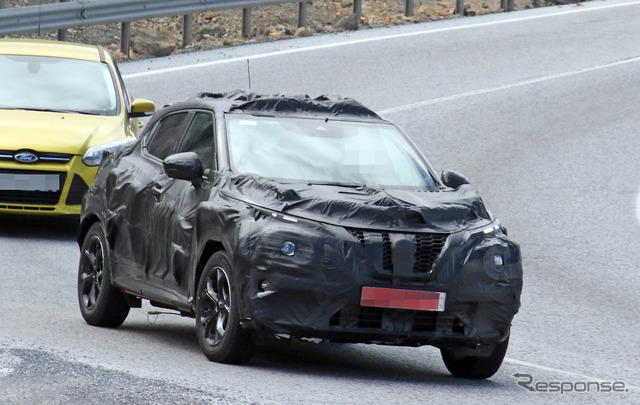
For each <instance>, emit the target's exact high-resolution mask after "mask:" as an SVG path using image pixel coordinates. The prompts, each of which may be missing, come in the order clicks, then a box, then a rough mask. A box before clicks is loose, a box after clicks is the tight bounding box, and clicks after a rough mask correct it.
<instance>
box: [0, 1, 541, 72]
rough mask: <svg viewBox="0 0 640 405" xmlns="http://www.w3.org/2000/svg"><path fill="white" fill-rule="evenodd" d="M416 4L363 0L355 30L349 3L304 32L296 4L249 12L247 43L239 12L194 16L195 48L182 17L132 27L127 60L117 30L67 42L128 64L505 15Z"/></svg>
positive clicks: (320, 7) (332, 6)
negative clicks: (410, 9)
mask: <svg viewBox="0 0 640 405" xmlns="http://www.w3.org/2000/svg"><path fill="white" fill-rule="evenodd" d="M57 2H58V1H57V0H5V1H4V5H5V7H6V8H9V7H24V6H30V5H37V4H46V3H57ZM414 3H415V8H414V15H413V16H412V17H406V16H405V15H404V11H405V0H365V1H364V2H363V7H362V14H363V15H362V19H361V21H360V22H359V24H357V25H356V22H355V19H354V17H353V13H352V11H353V2H352V1H349V0H314V1H313V2H311V3H310V4H309V5H308V16H307V26H306V28H304V29H298V27H297V25H298V4H297V3H293V4H281V5H273V6H265V7H258V8H254V9H253V10H252V31H251V36H250V37H249V38H243V37H242V10H241V9H233V10H223V11H209V12H203V13H196V14H194V15H193V31H192V32H193V42H192V43H191V44H190V45H187V46H183V45H182V17H163V18H154V19H149V20H139V21H133V22H132V23H131V34H132V37H131V42H130V45H131V50H130V52H129V54H128V55H125V54H123V53H122V52H120V34H121V31H120V24H107V25H96V26H87V27H74V28H69V29H67V40H68V41H70V42H80V43H89V44H95V45H103V46H104V47H105V48H107V49H109V51H111V53H112V54H114V55H115V57H116V59H117V60H118V61H126V60H137V59H145V58H150V57H155V56H166V55H171V54H175V53H184V52H191V51H201V50H209V49H216V48H223V47H227V46H236V45H242V44H246V43H261V42H269V41H277V40H280V39H287V38H293V37H301V36H311V35H319V34H323V33H333V32H340V31H348V30H354V29H368V28H380V27H390V26H393V25H403V24H414V23H423V22H428V21H438V20H443V19H448V18H467V17H472V16H475V15H482V14H490V13H499V12H502V11H503V10H502V9H501V8H500V0H467V1H466V2H465V14H466V16H467V17H461V16H458V15H456V14H455V6H456V3H455V0H415V1H414ZM538 3H540V4H542V5H545V4H548V3H546V0H540V1H539V2H538ZM533 4H534V0H515V9H516V10H522V9H525V8H531V7H533ZM5 38H43V39H57V31H43V32H40V33H29V34H21V35H9V36H5Z"/></svg>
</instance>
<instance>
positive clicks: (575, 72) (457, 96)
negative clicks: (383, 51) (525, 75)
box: [378, 56, 640, 114]
mask: <svg viewBox="0 0 640 405" xmlns="http://www.w3.org/2000/svg"><path fill="white" fill-rule="evenodd" d="M636 62H640V56H636V57H634V58H629V59H625V60H621V61H618V62H612V63H607V64H605V65H599V66H594V67H590V68H585V69H579V70H573V71H571V72H564V73H556V74H553V75H548V76H542V77H539V78H536V79H530V80H523V81H521V82H516V83H511V84H505V85H502V86H497V87H490V88H485V89H478V90H472V91H467V92H464V93H459V94H453V95H451V96H446V97H440V98H434V99H431V100H425V101H419V102H417V103H411V104H405V105H401V106H398V107H393V108H387V109H386V110H380V111H378V113H380V114H393V113H397V112H400V111H405V110H410V109H413V108H418V107H424V106H427V105H431V104H437V103H442V102H444V101H452V100H457V99H460V98H465V97H471V96H477V95H481V94H487V93H493V92H496V91H500V90H506V89H511V88H514V87H522V86H528V85H530V84H535V83H541V82H546V81H549V80H555V79H560V78H563V77H569V76H575V75H579V74H583V73H588V72H594V71H596V70H601V69H608V68H611V67H615V66H621V65H626V64H629V63H636Z"/></svg>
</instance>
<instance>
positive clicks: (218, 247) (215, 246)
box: [191, 240, 226, 294]
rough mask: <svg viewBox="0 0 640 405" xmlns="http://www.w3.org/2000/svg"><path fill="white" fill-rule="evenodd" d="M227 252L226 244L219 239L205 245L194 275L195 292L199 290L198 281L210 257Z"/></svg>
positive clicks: (193, 289)
mask: <svg viewBox="0 0 640 405" xmlns="http://www.w3.org/2000/svg"><path fill="white" fill-rule="evenodd" d="M220 251H223V252H226V249H225V248H224V245H223V244H222V242H220V241H217V240H209V241H207V243H206V244H205V245H204V248H203V249H202V253H201V254H200V258H199V259H198V263H197V264H196V271H195V274H194V276H193V285H192V286H191V288H192V291H193V293H194V294H195V293H196V291H197V290H198V282H199V281H200V276H201V275H202V271H203V270H204V266H205V265H206V264H207V261H209V258H211V256H213V255H214V253H216V252H220Z"/></svg>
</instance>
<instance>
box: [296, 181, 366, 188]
mask: <svg viewBox="0 0 640 405" xmlns="http://www.w3.org/2000/svg"><path fill="white" fill-rule="evenodd" d="M307 185H308V186H333V187H347V188H363V187H366V185H365V184H356V183H340V182H331V181H310V182H308V183H307Z"/></svg>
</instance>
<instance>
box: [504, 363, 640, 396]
mask: <svg viewBox="0 0 640 405" xmlns="http://www.w3.org/2000/svg"><path fill="white" fill-rule="evenodd" d="M504 363H508V364H513V365H516V366H522V367H528V368H535V369H538V370H542V371H549V372H552V373H557V374H564V375H567V376H571V377H578V378H583V379H586V380H591V381H595V382H600V383H602V382H609V380H603V379H600V378H595V377H591V376H588V375H584V374H579V373H573V372H571V371H565V370H560V369H558V368H553V367H547V366H541V365H539V364H535V363H529V362H526V361H522V360H516V359H511V358H508V357H505V359H504ZM624 383H625V386H626V388H627V389H629V390H633V391H640V387H636V386H634V385H630V384H629V383H628V382H627V381H624Z"/></svg>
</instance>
